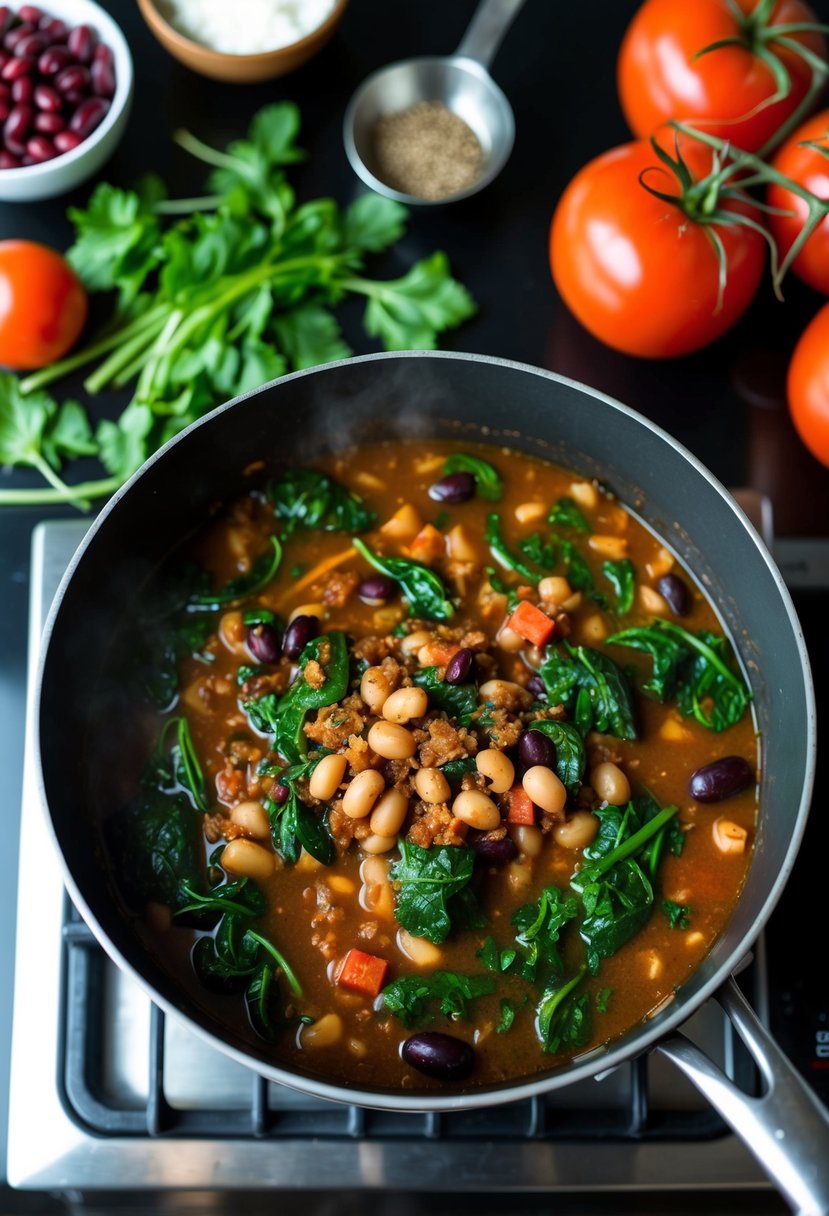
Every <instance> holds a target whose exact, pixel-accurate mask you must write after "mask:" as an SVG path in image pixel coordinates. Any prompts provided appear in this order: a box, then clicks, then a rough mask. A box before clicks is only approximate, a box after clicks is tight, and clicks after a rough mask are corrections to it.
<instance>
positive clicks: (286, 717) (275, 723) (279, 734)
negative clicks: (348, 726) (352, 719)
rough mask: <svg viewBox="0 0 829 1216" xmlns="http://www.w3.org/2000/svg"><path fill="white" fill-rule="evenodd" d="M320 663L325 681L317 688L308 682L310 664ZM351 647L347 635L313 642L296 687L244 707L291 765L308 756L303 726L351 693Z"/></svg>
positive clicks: (301, 661)
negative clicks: (309, 717) (310, 713)
mask: <svg viewBox="0 0 829 1216" xmlns="http://www.w3.org/2000/svg"><path fill="white" fill-rule="evenodd" d="M312 660H314V662H317V663H320V664H321V666H322V668H323V671H324V673H325V681H324V682H323V683H322V684H321V685H320V686H319V688H314V687H312V685H310V684H309V683H308V681H307V680H306V679H305V669H306V667H307V666H308V664H309V663H310V662H311V661H312ZM348 675H349V673H348V646H347V644H346V639H345V634H344V633H339V632H332V633H324V634H322V635H321V636H320V637H318V638H312V640H311V641H310V642H309V643H308V644H307V646H306V647H305V648H304V650H303V651H302V654H301V655H300V656H299V672H298V674H297V677H296V679H295V680H294V682H293V684H292V685H291V686H290V688H289V689H288V690H287V692H285V693H283V695H282V696H281V697H277V696H276V694H275V693H265V695H264V696H262V697H259V698H258V699H257V700H255V701H245V702H244V703H243V705H242V708H243V709H244V711H245V713H247V714H248V716H249V718H250V721H251V724H252V725H253V726H254V727H255V728H256V729H257V730H259V731H261V732H262V733H263V734H272V735H273V744H272V746H273V750H274V751H275V752H276V753H277V754H278V755H280V756H281V757H282V759H283V760H286V761H288V763H289V764H297V763H299V762H301V761H302V760H303V759H304V758H305V756H306V755H307V753H308V740H307V739H306V737H305V732H304V731H303V729H302V728H303V726H304V724H305V717H306V714H307V713H308V711H309V710H311V709H321V708H323V707H324V706H326V705H333V704H335V702H337V701H340V700H342V698H343V697H344V696H345V694H346V693H347V691H348Z"/></svg>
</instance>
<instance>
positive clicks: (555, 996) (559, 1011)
mask: <svg viewBox="0 0 829 1216" xmlns="http://www.w3.org/2000/svg"><path fill="white" fill-rule="evenodd" d="M586 972H587V968H586V967H582V968H581V969H580V970H579V971H577V972H576V974H575V975H574V976H573V977H572V979H569V980H567V981H566V983H561V982H560V981H559V982H558V983H555V982H554V983H552V984H550V986H549V987H548V988H547V990H546V991H545V993H544V995H543V996H542V998H541V1001H540V1002H539V1005H538V1011H537V1014H536V1025H537V1027H538V1037H539V1038H540V1040H541V1045H542V1047H543V1048H544V1051H546V1052H549V1053H550V1054H553V1055H554V1054H555V1053H556V1052H558V1051H562V1050H570V1051H573V1050H575V1049H577V1048H579V1047H584V1045H585V1043H587V1041H588V1040H589V1038H590V1033H591V1018H590V998H589V996H588V994H587V993H586V992H578V991H577V990H578V987H579V985H580V984H581V982H582V980H583V979H584V977H585V974H586Z"/></svg>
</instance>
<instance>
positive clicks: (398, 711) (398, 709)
mask: <svg viewBox="0 0 829 1216" xmlns="http://www.w3.org/2000/svg"><path fill="white" fill-rule="evenodd" d="M428 708H429V698H428V696H427V694H426V690H425V689H424V688H417V687H414V688H398V690H397V692H393V693H392V694H391V696H389V697H387V698H386V700H385V702H384V703H383V717H384V718H385V719H386V721H387V722H411V720H412V718H422V717H423V715H424V714H425V713H426V710H427V709H428Z"/></svg>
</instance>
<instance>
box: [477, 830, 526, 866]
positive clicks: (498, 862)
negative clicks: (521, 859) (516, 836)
mask: <svg viewBox="0 0 829 1216" xmlns="http://www.w3.org/2000/svg"><path fill="white" fill-rule="evenodd" d="M473 847H474V849H475V858H476V860H477V861H481V862H483V863H484V865H488V866H505V865H506V864H507V862H510V861H512V859H513V858H514V857H515V855H516V853H517V852H518V849H517V848H516V847H515V841H514V840H513V839H512V837H511V836H504V837H503V838H502V839H501V840H491V839H490V838H489V837H488V836H481V837H479V838H478V840H476V841H475V844H474V846H473Z"/></svg>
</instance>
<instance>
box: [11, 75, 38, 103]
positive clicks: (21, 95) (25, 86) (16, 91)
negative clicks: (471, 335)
mask: <svg viewBox="0 0 829 1216" xmlns="http://www.w3.org/2000/svg"><path fill="white" fill-rule="evenodd" d="M34 91H35V82H34V80H33V79H32V77H31V76H19V77H18V78H17V80H13V81H12V101H16V102H18V103H19V102H23V101H31V100H32V94H33V93H34Z"/></svg>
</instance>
